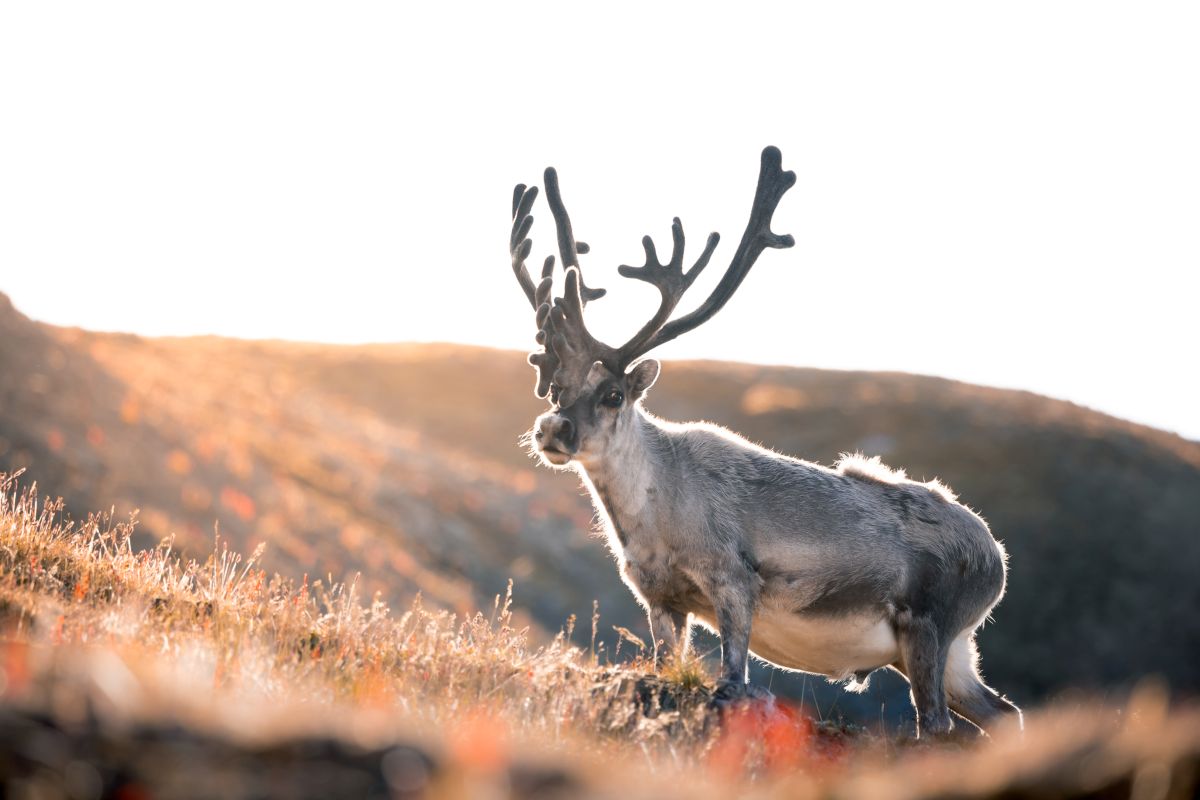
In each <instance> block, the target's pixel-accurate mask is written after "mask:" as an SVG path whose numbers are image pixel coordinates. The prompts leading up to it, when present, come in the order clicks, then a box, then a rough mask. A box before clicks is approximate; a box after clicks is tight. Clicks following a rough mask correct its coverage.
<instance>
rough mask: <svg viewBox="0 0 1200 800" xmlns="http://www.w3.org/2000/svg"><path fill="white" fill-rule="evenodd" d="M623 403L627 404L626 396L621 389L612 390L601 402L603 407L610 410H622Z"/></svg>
mask: <svg viewBox="0 0 1200 800" xmlns="http://www.w3.org/2000/svg"><path fill="white" fill-rule="evenodd" d="M623 402H625V395H624V394H623V393H622V392H621V390H620V389H610V390H609V392H608V394H606V395H604V399H603V400H601V401H600V403H601V404H602V405H606V406H608V407H609V408H620V406H621V403H623Z"/></svg>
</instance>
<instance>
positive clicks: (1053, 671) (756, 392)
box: [0, 300, 1200, 718]
mask: <svg viewBox="0 0 1200 800" xmlns="http://www.w3.org/2000/svg"><path fill="white" fill-rule="evenodd" d="M0 375H2V376H3V379H2V381H3V382H2V383H0V471H9V472H12V471H15V470H17V469H26V470H27V472H26V474H25V475H24V476H23V478H22V482H23V483H27V482H29V481H32V480H36V481H37V482H38V485H39V488H40V490H41V491H42V492H44V493H47V494H53V495H62V496H64V497H65V499H66V501H67V505H68V508H69V509H71V510H72V511H73V512H74V513H75V514H76V515H81V514H83V513H86V512H87V511H88V510H90V509H92V508H108V507H109V506H110V505H114V504H115V508H116V512H117V515H118V516H122V515H125V514H127V513H128V512H129V511H131V510H132V509H134V508H138V509H140V513H139V525H138V529H137V530H138V531H139V533H138V534H137V537H138V538H137V539H136V541H138V542H140V543H142V544H153V543H156V542H157V541H158V540H159V539H160V538H162V537H164V536H167V535H170V534H174V536H175V544H176V546H177V547H179V548H181V549H182V550H183V551H184V552H187V553H192V554H198V553H205V552H209V551H210V550H211V548H212V541H213V524H214V521H216V520H218V519H219V521H220V533H221V537H222V539H223V540H225V541H228V542H230V543H231V546H233V547H236V548H237V549H240V550H242V551H246V552H249V551H251V550H253V549H254V548H255V547H256V546H257V545H258V544H260V543H266V545H267V549H266V554H265V556H264V560H263V565H264V566H265V567H266V568H267V569H268V570H269V571H279V572H281V573H282V574H284V575H288V576H292V577H295V578H301V577H302V576H303V575H305V574H308V575H310V576H332V578H333V579H334V580H342V579H346V578H348V577H350V576H352V575H353V574H354V573H355V572H361V573H362V576H363V577H362V580H361V584H360V585H361V586H362V588H363V590H364V591H365V592H366V593H367V594H370V593H373V592H376V591H378V592H381V593H382V594H383V596H384V597H386V598H388V599H390V600H392V601H394V602H405V603H406V602H407V601H408V599H409V598H410V597H411V595H412V593H413V592H414V591H417V590H420V591H421V592H422V593H423V594H424V596H425V597H426V598H427V599H428V601H429V602H430V603H433V604H436V605H439V606H442V607H446V608H451V609H455V610H467V609H473V608H478V607H481V606H486V605H487V604H488V603H490V599H491V597H492V596H493V595H494V594H495V593H496V592H498V591H502V590H503V587H504V586H505V584H506V582H507V579H508V578H509V577H512V578H514V579H515V581H516V583H517V586H518V591H519V596H520V598H521V603H520V606H521V607H522V608H523V609H525V610H527V611H528V613H529V614H530V616H531V618H532V620H533V621H536V622H537V623H538V624H539V625H540V626H541V628H542V629H543V630H545V631H549V632H553V631H557V630H558V629H559V628H560V627H561V626H562V625H563V624H564V622H565V620H566V619H567V618H568V617H569V616H570V615H575V616H576V617H577V618H578V619H588V618H590V615H591V613H592V601H593V600H594V599H595V600H598V601H599V602H600V608H601V613H602V615H603V619H604V630H605V631H608V630H609V625H611V624H618V625H624V626H626V627H629V628H630V629H632V630H634V631H635V632H636V633H643V632H644V623H642V621H641V619H640V615H639V614H638V613H637V611H636V609H635V607H634V606H633V604H632V601H631V600H630V598H629V596H628V592H627V591H626V590H625V588H624V587H623V586H622V585H621V584H620V583H619V581H618V579H617V575H616V571H615V570H614V569H613V567H612V564H611V559H610V557H609V556H608V554H607V553H606V551H605V550H604V547H603V545H602V544H601V543H600V542H598V541H595V540H594V539H592V538H591V537H589V536H588V534H587V532H588V530H589V528H590V526H591V519H592V512H591V509H590V506H589V503H588V501H587V499H586V498H584V497H582V496H581V495H580V490H579V488H578V486H577V485H576V483H575V482H574V481H573V480H572V479H571V478H570V477H568V476H564V475H559V474H554V473H551V472H549V471H547V470H544V469H540V468H535V466H534V464H533V463H532V462H531V461H530V460H529V459H528V458H527V457H526V456H525V455H524V454H523V453H522V452H521V450H520V449H519V448H518V446H517V444H516V440H517V437H518V436H519V435H520V434H521V433H522V432H523V431H524V430H526V429H527V428H528V426H529V424H530V423H531V421H532V419H533V417H534V416H535V415H536V414H537V413H538V412H539V411H540V410H541V405H540V403H539V402H538V401H536V399H535V398H533V397H532V394H531V391H530V387H531V384H532V376H531V371H530V370H529V368H528V367H527V366H526V365H525V363H524V358H523V356H522V355H521V354H517V353H511V352H500V351H491V350H486V349H480V348H466V347H458V346H450V345H377V346H366V347H333V346H322V345H300V344H290V343H278V342H245V341H234V340H224V339H218V338H195V339H143V338H138V337H134V336H127V335H114V334H96V333H89V332H85V331H79V330H67V329H57V328H52V327H49V326H44V325H40V324H37V323H33V322H31V321H29V320H28V319H26V318H24V317H22V316H21V315H20V314H19V313H18V312H16V311H15V310H14V309H12V307H11V305H9V304H8V303H7V301H6V300H0ZM648 407H649V408H650V409H651V410H652V411H654V412H656V413H658V414H660V415H662V416H664V417H668V418H673V419H695V418H704V419H709V420H712V421H715V422H719V423H722V424H726V425H728V426H730V427H732V428H734V429H736V430H738V431H740V432H742V433H743V434H745V435H747V436H749V437H750V438H753V439H755V440H758V441H761V442H763V443H764V444H767V445H769V446H771V447H774V448H776V449H778V450H781V451H783V452H787V453H791V454H796V455H800V456H802V457H805V458H809V459H812V460H816V461H821V462H825V463H829V462H831V461H833V460H834V459H835V458H836V457H837V455H838V454H839V453H840V452H843V451H853V450H861V451H863V452H865V453H867V454H870V455H875V454H878V455H881V456H883V458H884V460H885V461H887V462H888V463H890V464H892V465H894V466H899V467H904V468H906V469H907V470H908V472H909V474H910V475H913V476H914V477H934V476H937V477H939V478H941V479H942V480H944V481H946V482H947V483H949V484H950V485H951V486H953V487H954V489H955V490H956V491H957V492H958V493H959V495H960V496H961V498H962V499H963V500H964V502H966V503H968V504H969V505H970V506H972V507H973V508H975V509H978V510H980V511H981V513H982V514H983V515H984V516H985V517H986V518H987V519H988V521H989V523H990V524H991V525H992V528H993V530H994V531H995V533H996V535H997V536H998V537H999V538H1001V539H1002V540H1003V541H1004V542H1005V544H1006V546H1007V548H1008V550H1009V553H1010V555H1011V567H1012V569H1011V581H1010V588H1009V593H1008V596H1007V598H1006V599H1005V600H1004V602H1003V603H1002V604H1001V606H1000V607H999V609H998V611H997V613H996V621H995V623H994V624H992V625H989V626H987V627H986V628H985V629H984V632H983V634H982V636H981V640H982V644H981V650H982V652H983V654H984V666H985V669H986V671H987V674H988V677H989V682H991V683H992V684H993V685H996V686H999V687H1001V688H1003V689H1004V690H1005V691H1006V692H1007V693H1008V694H1010V695H1011V696H1014V697H1015V698H1016V699H1018V700H1019V701H1021V702H1026V703H1028V702H1030V701H1034V700H1039V699H1042V698H1046V697H1048V696H1051V695H1052V694H1054V693H1055V692H1058V691H1061V690H1063V689H1066V688H1069V687H1076V686H1082V687H1086V688H1094V689H1101V690H1107V689H1109V688H1114V687H1127V686H1129V685H1131V684H1132V683H1133V682H1134V681H1136V680H1137V679H1138V678H1139V677H1140V676H1142V675H1144V674H1147V673H1157V674H1160V675H1162V676H1163V677H1165V678H1166V679H1167V680H1168V682H1169V684H1170V685H1171V686H1172V688H1173V690H1174V691H1175V692H1176V693H1177V694H1183V695H1188V694H1195V693H1196V692H1197V691H1198V690H1200V661H1198V660H1197V659H1196V657H1195V654H1196V653H1198V652H1200V620H1198V619H1197V618H1196V615H1195V609H1196V608H1200V582H1198V581H1196V580H1195V579H1194V576H1195V574H1196V573H1197V571H1198V570H1200V444H1197V443H1195V442H1190V441H1187V440H1184V439H1181V438H1179V437H1177V436H1173V435H1171V434H1167V433H1163V432H1161V431H1156V430H1152V429H1149V428H1145V427H1142V426H1137V425H1133V424H1130V423H1127V422H1123V421H1121V420H1117V419H1113V418H1111V417H1107V416H1105V415H1103V414H1099V413H1096V412H1093V411H1090V410H1087V409H1084V408H1080V407H1078V406H1074V405H1072V404H1069V403H1064V402H1060V401H1056V400H1050V399H1047V398H1044V397H1039V396H1035V395H1032V394H1028V393H1023V392H1012V391H1002V390H995V389H986V388H981V387H976V386H969V385H965V384H960V383H955V382H952V381H945V380H940V379H933V378H925V377H919V376H912V375H902V374H877V373H852V372H827V371H818V370H806V369H792V368H779V367H759V366H748V365H736V364H718V363H678V362H670V363H667V364H666V365H665V367H664V374H663V376H662V378H661V379H660V380H659V383H658V385H657V386H656V387H655V389H654V390H653V392H652V394H651V396H650V398H649V400H648ZM612 646H613V645H612V644H611V642H610V644H609V647H610V648H611V647H612ZM773 680H774V681H775V685H776V687H777V688H778V687H779V686H780V681H782V678H780V677H779V676H777V675H776V676H775V677H774V678H773ZM790 685H791V687H792V688H787V687H786V686H785V693H786V692H792V693H795V692H796V691H806V690H807V691H812V690H813V689H814V688H815V687H813V686H812V685H811V684H808V685H805V683H801V684H800V688H799V689H798V690H797V689H796V688H795V687H796V683H795V682H794V681H793V682H792V684H790ZM877 691H878V692H882V693H883V694H875V695H868V696H867V698H865V699H863V698H855V697H846V698H843V699H839V700H838V702H839V703H840V704H841V705H839V707H838V708H839V710H848V711H849V712H850V713H851V714H852V715H854V714H858V715H868V716H869V715H873V716H874V717H875V718H878V717H879V716H880V714H881V711H880V708H879V706H880V703H881V702H884V699H883V698H885V697H886V698H889V699H888V700H887V702H888V703H889V704H891V705H897V704H898V705H903V704H904V703H903V699H902V693H903V691H902V687H898V686H897V685H895V684H888V683H887V681H886V679H885V680H883V681H881V686H880V687H879V688H878V689H877ZM821 692H822V693H821V694H819V695H818V696H817V700H816V701H817V703H818V705H820V704H825V703H828V702H832V700H831V699H830V698H832V697H834V695H831V694H829V693H828V690H826V689H824V688H822V689H821ZM897 693H899V695H898V694H897ZM856 704H857V705H856ZM889 713H891V712H889Z"/></svg>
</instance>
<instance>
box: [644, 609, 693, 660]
mask: <svg viewBox="0 0 1200 800" xmlns="http://www.w3.org/2000/svg"><path fill="white" fill-rule="evenodd" d="M647 616H648V618H649V622H650V636H651V638H653V639H654V668H655V669H661V668H662V665H663V663H664V662H666V661H667V660H668V659H669V658H672V657H676V656H686V655H687V653H688V648H689V646H690V644H691V638H692V637H691V635H690V633H689V628H688V619H687V615H686V614H680V613H678V612H677V611H672V610H671V609H669V608H667V607H666V606H660V605H656V604H653V603H652V604H651V605H650V610H649V611H648V612H647Z"/></svg>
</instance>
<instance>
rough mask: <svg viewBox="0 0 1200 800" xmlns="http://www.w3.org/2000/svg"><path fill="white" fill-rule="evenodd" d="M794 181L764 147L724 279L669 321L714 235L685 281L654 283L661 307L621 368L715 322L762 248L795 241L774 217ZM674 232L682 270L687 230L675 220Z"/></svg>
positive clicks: (649, 251)
mask: <svg viewBox="0 0 1200 800" xmlns="http://www.w3.org/2000/svg"><path fill="white" fill-rule="evenodd" d="M795 183H796V173H794V172H792V171H791V170H788V171H786V172H785V171H784V170H783V155H782V154H781V153H780V152H779V148H778V147H767V148H764V149H763V151H762V160H761V165H760V167H759V172H758V188H757V190H756V191H755V192H754V204H753V205H752V206H751V207H750V221H749V222H747V223H746V232H745V233H743V234H742V241H741V242H740V243H739V244H738V248H737V251H735V252H734V254H733V259H732V260H731V261H730V262H729V267H728V268H727V269H726V270H725V274H724V275H723V276H721V281H720V283H718V284H717V286H716V288H714V289H713V290H712V293H711V294H710V295H709V296H708V298H707V299H706V300H705V301H704V302H703V303H702V304H701V305H700V307H699V308H697V309H696V310H695V311H692V312H691V313H689V314H685V315H683V316H682V317H680V318H679V319H675V320H671V321H670V322H667V320H668V319H669V318H670V315H671V311H673V310H674V308H675V306H676V305H677V304H678V303H679V300H680V298H681V297H682V296H683V293H684V292H686V291H687V290H688V287H690V286H691V284H692V281H693V280H694V279H695V274H696V273H699V272H700V270H702V269H703V268H704V267H705V266H706V265H707V264H708V259H709V257H711V256H712V251H713V248H715V247H716V245H717V240H718V239H719V237H718V236H717V234H715V233H714V234H712V235H710V236H709V237H708V244H707V245H706V246H705V248H704V252H703V253H702V254H701V255H700V258H699V259H698V260H697V261H696V266H694V267H692V269H691V270H690V271H689V272H688V274H687V276H685V277H684V279H683V280H682V281H679V280H675V281H671V282H666V283H665V284H663V283H656V282H655V281H653V280H651V282H652V283H655V285H657V286H658V287H659V291H660V292H662V293H663V301H662V304H661V305H660V306H659V310H658V313H656V314H655V315H654V317H652V318H651V319H650V321H649V322H647V323H646V325H645V326H643V327H642V329H641V330H640V331H638V333H637V335H636V336H634V337H633V338H632V339H630V340H629V342H627V343H626V344H625V345H624V346H622V347H621V356H622V361H623V365H622V367H624V366H628V365H629V364H630V363H632V361H633V360H634V359H635V358H637V357H638V356H642V355H645V354H646V353H648V352H650V351H651V350H653V349H654V348H656V347H658V346H659V345H661V344H665V343H666V342H669V341H671V340H672V339H674V338H675V337H677V336H679V335H680V334H683V333H687V332H688V331H690V330H693V329H695V328H698V327H699V326H701V325H703V324H704V323H705V322H707V321H708V320H710V319H712V317H713V315H714V314H716V313H717V312H718V311H720V310H721V309H722V308H723V307H724V305H725V304H726V303H727V302H729V298H730V297H733V293H734V292H736V291H737V288H738V287H739V286H741V285H742V281H743V280H745V278H746V274H747V273H749V272H750V268H751V267H753V266H754V262H755V261H757V260H758V257H759V256H760V255H762V252H763V250H765V249H767V248H768V247H772V248H777V249H783V248H787V247H791V246H792V245H794V244H795V243H796V241H795V239H793V238H792V237H791V236H790V235H787V234H785V235H783V236H780V235H779V234H777V233H774V232H772V230H771V217H772V216H773V215H774V214H775V209H776V208H777V207H778V206H779V201H780V200H781V199H782V198H783V195H784V193H785V192H787V190H788V189H790V188H792V186H793V185H795ZM671 232H672V234H673V236H674V239H675V253H673V254H672V259H671V260H672V264H674V265H675V266H674V268H675V269H678V265H677V264H675V261H676V259H678V260H680V261H682V259H683V228H682V226H681V225H680V224H679V219H678V218H676V219H675V224H674V225H673V226H672V229H671ZM649 238H650V237H648V236H647V237H646V238H645V239H643V240H642V244H643V245H644V246H646V257H647V266H646V267H643V269H648V268H649V261H650V260H651V256H652V255H653V243H649ZM619 271H620V273H621V274H622V275H625V276H626V277H631V278H635V277H636V278H640V279H641V280H650V278H646V277H643V276H642V275H641V274H631V273H635V272H638V271H637V270H634V269H632V268H630V267H621V268H620V270H619ZM664 311H665V313H664ZM660 320H661V321H660ZM652 327H653V328H654V330H653V331H649V332H648V329H650V328H652Z"/></svg>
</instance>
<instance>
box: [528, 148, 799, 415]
mask: <svg viewBox="0 0 1200 800" xmlns="http://www.w3.org/2000/svg"><path fill="white" fill-rule="evenodd" d="M782 162H783V157H782V155H781V154H780V152H779V149H778V148H775V147H767V148H766V149H764V150H763V152H762V160H761V167H760V169H759V175H758V188H757V190H756V191H755V194H754V203H753V205H752V206H751V208H750V220H749V222H748V223H747V224H746V231H745V233H743V234H742V240H741V242H740V243H739V244H738V248H737V250H736V251H735V252H734V254H733V258H732V260H731V261H730V263H729V267H728V268H727V269H726V270H725V274H724V275H723V276H722V277H721V280H720V282H719V283H718V284H717V286H716V288H714V289H713V291H712V293H711V294H710V295H709V296H708V298H706V299H705V301H704V302H703V303H702V304H701V305H700V307H699V308H697V309H696V310H695V311H692V312H691V313H688V314H685V315H684V316H682V317H679V318H678V319H674V320H672V319H671V314H672V313H673V312H674V310H675V307H676V306H677V305H678V304H679V301H680V299H682V297H683V295H684V293H685V292H687V290H688V289H689V288H690V287H691V285H692V283H694V282H695V280H696V278H697V277H698V276H699V275H700V273H701V271H703V269H704V268H705V267H706V266H708V262H709V261H710V260H711V258H712V255H713V252H714V251H715V250H716V247H717V244H718V242H719V241H720V238H721V237H720V236H719V235H718V234H716V233H712V234H709V237H708V241H707V243H706V244H705V246H704V250H703V252H702V253H701V254H700V257H699V258H698V259H696V262H695V263H694V264H693V265H692V268H691V269H689V270H688V271H687V272H684V270H683V251H684V236H683V224H682V223H681V222H680V221H679V218H678V217H676V218H675V220H674V221H673V223H672V225H671V239H672V248H671V259H670V261H668V262H667V263H666V264H663V263H662V262H661V261H659V258H658V252H657V250H656V249H655V247H654V241H653V240H652V239H651V238H650V237H649V236H646V237H644V238H643V239H642V247H643V248H644V249H645V251H646V263H645V264H644V265H643V266H641V267H631V266H627V265H622V266H621V267H619V268H618V272H619V273H620V274H621V275H622V276H624V277H626V278H633V279H636V280H641V281H645V282H647V283H650V284H652V285H654V286H655V287H657V289H658V291H659V294H660V295H661V300H660V302H659V306H658V311H656V312H655V314H654V316H652V317H651V318H650V319H649V320H648V321H647V322H646V324H645V325H643V326H642V327H641V329H640V330H639V331H638V332H637V333H636V334H635V335H634V336H633V338H632V339H630V340H629V341H628V342H626V343H625V344H624V345H622V346H621V347H620V348H619V349H617V348H613V347H610V346H609V345H607V344H605V343H604V342H601V341H599V340H598V339H596V338H595V337H593V336H592V335H591V333H589V332H588V329H587V326H586V325H585V324H584V320H583V309H584V306H585V305H587V303H588V301H590V300H596V299H598V298H600V297H603V296H604V294H605V290H604V289H592V288H589V287H588V286H587V285H586V284H584V282H583V274H582V271H581V269H580V266H579V259H578V255H579V254H582V253H586V252H587V251H588V247H587V245H586V244H585V243H583V242H576V241H575V237H574V232H573V231H572V228H571V220H570V217H569V216H568V215H567V210H566V207H565V206H564V205H563V201H562V194H561V192H560V190H559V185H558V173H556V172H555V171H554V169H553V168H552V167H551V168H547V169H546V173H545V179H546V198H547V200H548V202H549V204H550V210H551V212H552V213H553V215H554V222H555V227H556V229H557V233H558V247H559V253H560V255H561V256H562V262H563V269H564V270H565V272H566V280H565V283H564V290H563V295H562V296H561V297H558V298H555V299H554V301H553V303H551V301H550V293H551V289H552V285H553V278H552V275H553V272H554V256H549V257H548V258H547V259H546V261H545V263H544V264H543V265H542V279H541V282H540V283H539V284H538V285H537V286H536V287H535V286H534V284H533V280H532V278H530V276H529V271H528V270H527V269H526V268H525V259H526V258H527V257H528V256H529V252H530V249H531V247H532V243H531V242H530V240H529V238H528V234H529V230H530V227H531V226H532V225H533V217H532V216H531V215H530V213H529V212H530V209H532V207H533V202H534V200H535V199H536V198H537V188H536V187H534V188H531V189H527V188H526V187H525V185H524V184H520V185H518V186H517V187H516V189H515V190H514V191H513V229H512V235H511V236H510V238H509V250H510V252H511V254H512V262H513V273H514V274H515V275H516V277H517V282H518V283H520V285H521V288H522V290H524V292H525V296H526V297H527V298H528V299H529V302H530V304H531V305H532V306H533V307H534V309H535V320H536V322H537V326H538V333H537V341H538V343H539V344H541V345H543V349H542V350H540V351H538V352H535V353H532V354H530V356H529V363H530V364H532V365H533V366H534V367H535V368H536V369H537V372H538V382H537V388H536V390H535V391H536V394H537V396H538V397H545V396H546V395H547V394H549V395H550V396H551V399H552V400H554V401H555V402H562V403H563V404H569V403H570V402H573V395H574V393H575V392H576V391H578V390H579V389H580V388H582V386H583V383H584V381H585V380H586V378H587V374H588V372H589V371H590V370H591V367H592V365H593V364H594V363H596V362H597V361H600V362H602V363H603V364H604V365H605V366H606V367H607V368H608V369H609V370H610V371H612V372H614V373H616V374H621V373H623V372H624V371H625V369H626V368H627V367H628V366H629V365H630V364H631V363H633V361H634V360H635V359H637V358H638V357H640V356H643V355H645V354H646V353H648V352H649V351H650V350H653V349H654V348H655V347H658V346H659V345H661V344H664V343H665V342H669V341H671V340H672V339H674V338H676V337H677V336H679V335H681V334H683V333H686V332H687V331H690V330H692V329H694V328H697V327H699V326H700V325H702V324H704V323H705V322H706V321H708V320H709V319H711V318H712V316H713V315H714V314H716V313H717V312H718V311H720V310H721V308H722V307H724V305H725V303H727V302H728V301H729V298H730V297H732V296H733V294H734V292H736V291H737V288H738V287H739V286H740V285H741V283H742V281H743V280H744V279H745V277H746V274H747V273H748V272H749V271H750V268H751V267H753V266H754V262H755V261H757V260H758V257H759V256H760V255H762V252H763V250H766V249H767V248H780V249H781V248H787V247H791V246H792V245H793V244H794V243H795V242H794V240H793V239H792V237H791V236H788V235H782V236H781V235H779V234H776V233H774V232H773V231H772V230H771V217H772V216H773V215H774V213H775V209H776V208H777V207H778V205H779V201H780V200H781V199H782V197H783V195H784V193H786V192H787V190H788V189H790V188H791V187H792V186H793V185H794V184H795V182H796V175H795V173H793V172H790V171H787V172H785V171H784V170H783V168H782Z"/></svg>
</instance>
